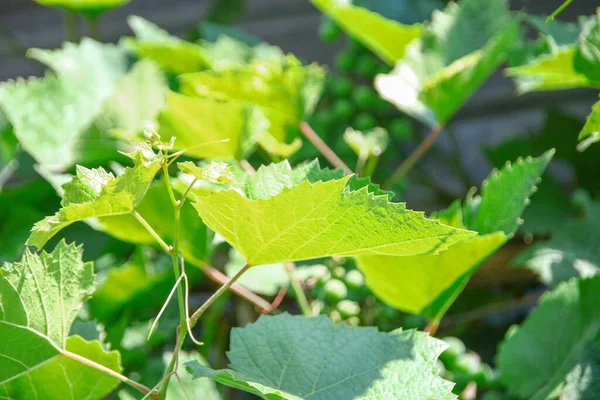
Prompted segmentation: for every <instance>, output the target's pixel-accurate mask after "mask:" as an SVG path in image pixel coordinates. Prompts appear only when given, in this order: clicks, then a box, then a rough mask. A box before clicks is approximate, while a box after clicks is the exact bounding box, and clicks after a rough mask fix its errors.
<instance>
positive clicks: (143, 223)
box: [131, 210, 173, 253]
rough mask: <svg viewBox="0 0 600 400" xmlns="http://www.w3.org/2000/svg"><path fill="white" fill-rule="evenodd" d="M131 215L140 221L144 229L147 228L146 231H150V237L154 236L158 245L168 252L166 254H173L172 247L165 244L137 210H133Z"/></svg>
mask: <svg viewBox="0 0 600 400" xmlns="http://www.w3.org/2000/svg"><path fill="white" fill-rule="evenodd" d="M131 214H132V215H133V216H134V217H135V219H137V220H138V222H139V223H140V224H142V226H143V227H144V228H146V230H147V231H148V233H149V234H150V235H152V237H153V238H154V239H155V240H156V241H157V242H158V244H159V245H160V247H162V249H163V250H164V251H165V252H166V253H171V252H172V250H173V248H172V247H171V246H169V245H168V244H167V243H165V241H164V240H162V238H161V237H160V236H159V235H158V233H156V231H155V230H154V229H153V228H152V227H151V226H150V224H149V223H148V222H147V221H146V220H145V219H144V217H142V216H141V215H140V213H138V212H137V211H136V210H133V211H132V212H131Z"/></svg>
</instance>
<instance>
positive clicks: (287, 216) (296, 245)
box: [193, 176, 474, 265]
mask: <svg viewBox="0 0 600 400" xmlns="http://www.w3.org/2000/svg"><path fill="white" fill-rule="evenodd" d="M350 178H351V177H350V176H346V177H343V178H341V179H337V180H329V181H327V182H322V181H320V182H316V183H311V182H310V181H309V180H303V181H302V182H301V183H300V184H298V185H296V186H293V187H290V188H286V189H284V190H283V191H281V193H278V194H276V195H274V196H271V197H269V198H266V199H258V200H252V199H248V198H246V197H244V196H243V195H241V194H240V193H238V192H237V191H235V190H231V189H230V190H222V191H218V192H215V193H212V194H209V195H207V196H198V197H197V198H196V200H195V202H194V203H193V205H194V207H195V208H196V210H197V211H198V213H199V214H200V216H201V217H202V219H203V220H204V223H205V224H206V225H207V226H208V227H209V228H211V229H212V230H214V231H215V232H217V233H219V234H220V235H221V236H222V237H223V238H224V239H225V240H227V241H228V242H229V243H230V244H231V245H232V246H233V247H234V248H236V249H237V250H238V251H239V252H240V253H242V255H244V257H245V258H246V261H247V262H248V263H250V264H251V265H261V264H274V263H278V262H284V261H298V260H306V259H312V258H319V257H326V256H334V255H338V256H358V255H367V254H382V255H416V254H432V253H437V252H439V251H442V250H444V249H446V248H447V247H448V246H450V245H451V244H453V243H456V242H457V241H460V240H463V239H466V238H467V237H470V236H473V234H474V233H473V232H469V231H466V230H461V229H456V228H451V227H448V226H444V225H441V224H439V222H437V221H432V220H428V219H426V218H424V217H423V214H422V213H418V212H414V211H412V210H407V209H406V207H405V205H404V204H402V203H391V202H389V200H388V198H387V196H376V195H374V194H372V193H370V192H369V191H368V188H367V187H362V188H361V189H359V190H352V189H351V188H350V187H348V182H349V180H350Z"/></svg>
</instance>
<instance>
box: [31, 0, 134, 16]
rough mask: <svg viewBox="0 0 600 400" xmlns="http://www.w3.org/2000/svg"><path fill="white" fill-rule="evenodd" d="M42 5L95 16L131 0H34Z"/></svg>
mask: <svg viewBox="0 0 600 400" xmlns="http://www.w3.org/2000/svg"><path fill="white" fill-rule="evenodd" d="M35 1H36V2H38V3H40V4H41V5H43V6H51V7H60V8H65V9H67V10H71V11H76V12H82V13H85V14H88V15H92V16H94V17H95V16H97V15H98V14H101V13H103V12H105V11H108V10H111V9H114V8H117V7H121V6H123V5H125V4H127V3H129V2H130V1H131V0H35Z"/></svg>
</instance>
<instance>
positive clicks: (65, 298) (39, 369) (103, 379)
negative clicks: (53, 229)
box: [0, 241, 121, 399]
mask: <svg viewBox="0 0 600 400" xmlns="http://www.w3.org/2000/svg"><path fill="white" fill-rule="evenodd" d="M93 280H94V275H93V266H92V264H91V263H84V262H83V261H82V250H81V247H76V246H75V245H74V244H70V245H67V244H66V243H65V242H64V241H63V242H60V243H59V244H58V245H57V246H56V248H55V249H54V251H52V252H51V253H49V254H48V253H44V252H43V253H42V254H34V253H31V252H30V251H29V250H26V252H25V255H24V256H23V259H22V260H21V261H20V262H18V263H14V264H6V265H5V266H4V268H2V269H0V337H2V338H3V340H2V341H1V343H0V394H2V395H5V396H6V397H7V398H39V396H40V394H42V393H43V396H44V397H43V398H48V399H63V398H64V395H65V393H72V395H73V396H74V398H83V397H86V398H90V399H102V398H104V397H105V396H106V395H107V394H108V393H110V391H111V390H112V389H114V388H115V387H116V386H117V385H118V383H119V381H118V380H117V379H115V378H112V377H109V376H106V375H104V374H103V373H102V372H99V371H97V370H95V369H91V368H90V367H87V366H84V365H83V364H81V363H79V362H78V361H75V360H72V359H70V358H69V357H67V353H66V352H71V353H75V354H78V355H80V356H83V357H86V358H89V359H91V360H93V361H95V362H97V363H100V364H102V365H104V366H106V367H108V368H111V369H113V370H116V371H119V372H120V371H121V367H120V357H119V353H117V352H110V353H107V352H106V351H104V349H102V347H101V345H100V343H98V342H86V341H84V340H83V339H81V338H79V337H69V338H67V337H66V335H67V334H68V332H69V330H70V329H71V325H72V323H73V321H74V319H75V316H76V314H77V311H78V309H79V307H80V306H81V304H82V302H83V300H84V298H85V297H86V296H88V295H89V294H90V293H91V290H92V286H93Z"/></svg>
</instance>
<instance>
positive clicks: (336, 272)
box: [331, 265, 346, 279]
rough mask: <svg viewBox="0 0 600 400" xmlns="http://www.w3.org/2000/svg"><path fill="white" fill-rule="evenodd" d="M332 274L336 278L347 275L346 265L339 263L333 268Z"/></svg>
mask: <svg viewBox="0 0 600 400" xmlns="http://www.w3.org/2000/svg"><path fill="white" fill-rule="evenodd" d="M331 275H333V277H334V278H335V279H343V278H344V276H346V270H345V269H344V267H342V266H340V265H338V266H337V267H335V268H334V269H333V270H331Z"/></svg>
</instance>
